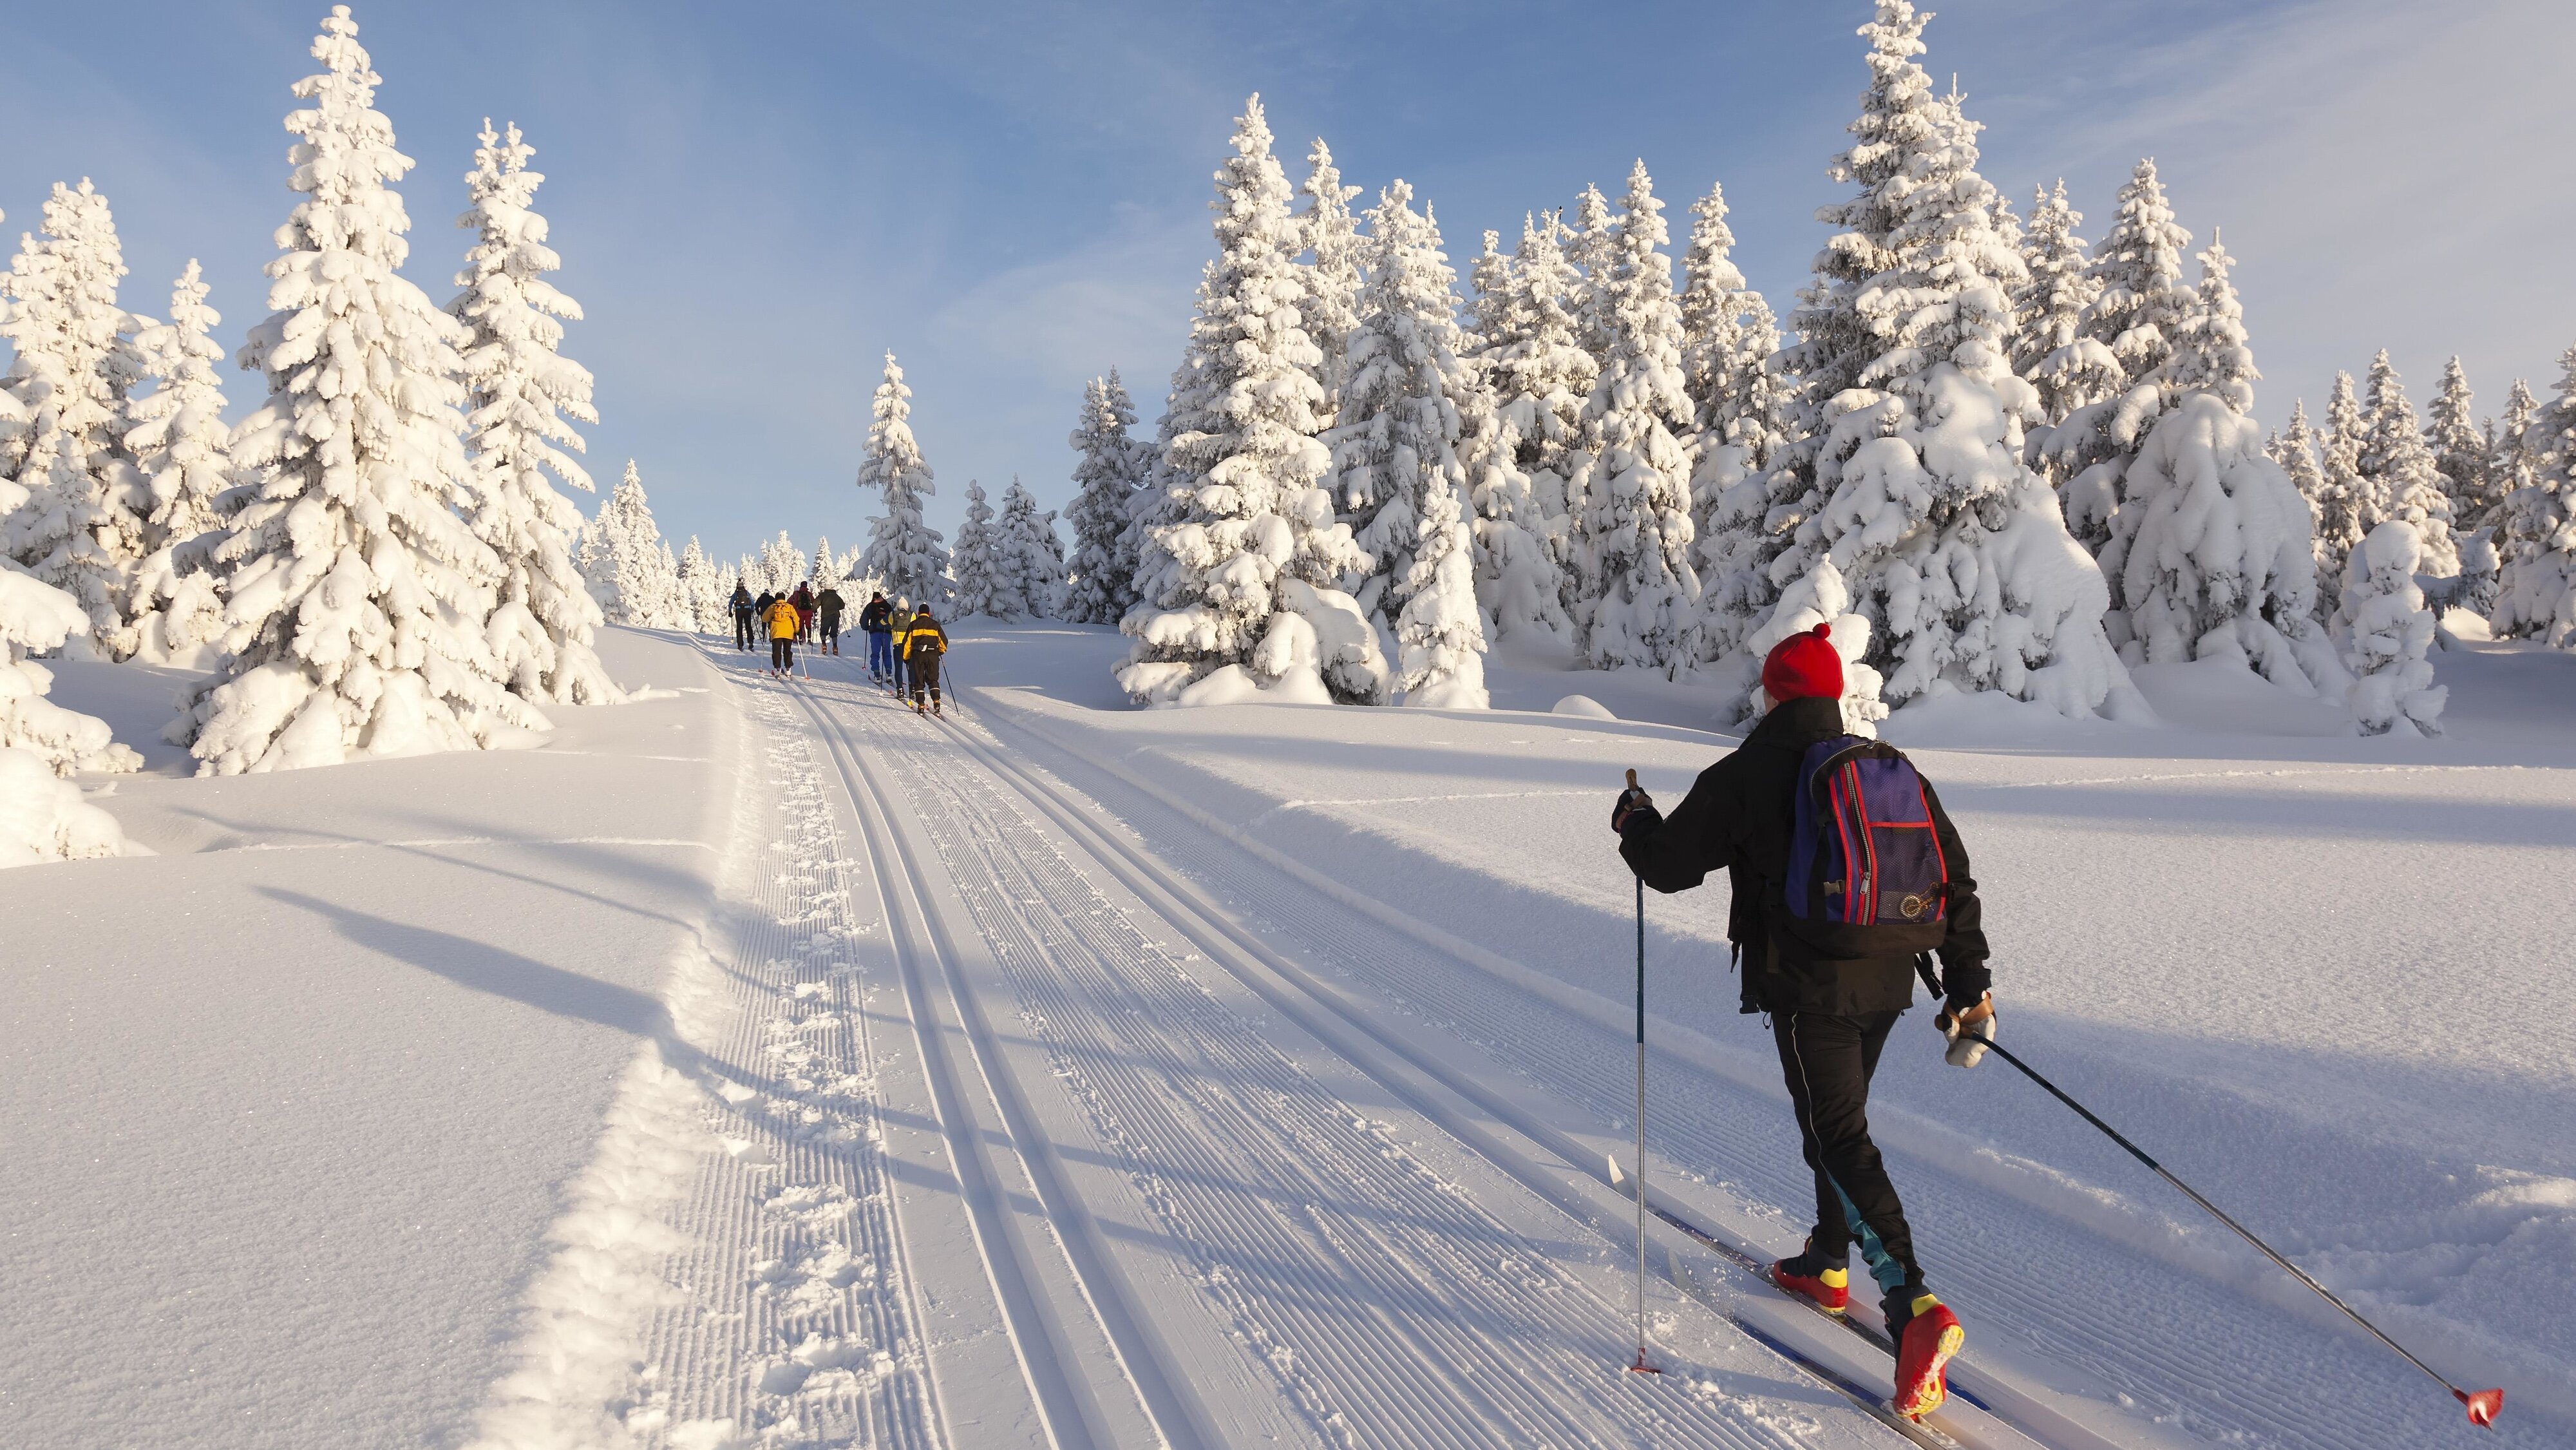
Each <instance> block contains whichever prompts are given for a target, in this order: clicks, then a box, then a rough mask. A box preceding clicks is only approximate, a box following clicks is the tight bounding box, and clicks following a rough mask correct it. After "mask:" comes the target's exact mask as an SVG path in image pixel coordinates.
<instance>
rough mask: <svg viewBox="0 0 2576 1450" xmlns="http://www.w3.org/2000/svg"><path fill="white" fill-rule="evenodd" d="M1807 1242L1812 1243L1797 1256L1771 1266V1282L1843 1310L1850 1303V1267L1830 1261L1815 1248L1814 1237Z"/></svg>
mask: <svg viewBox="0 0 2576 1450" xmlns="http://www.w3.org/2000/svg"><path fill="white" fill-rule="evenodd" d="M1807 1242H1808V1244H1809V1246H1810V1247H1809V1248H1808V1249H1806V1250H1803V1251H1801V1252H1800V1253H1799V1254H1798V1256H1797V1257H1796V1258H1791V1259H1782V1260H1780V1261H1779V1262H1777V1263H1774V1264H1773V1265H1772V1266H1771V1269H1770V1276H1771V1282H1772V1283H1774V1284H1777V1285H1779V1286H1780V1287H1781V1288H1783V1289H1786V1290H1788V1291H1789V1292H1790V1293H1792V1294H1795V1295H1797V1296H1798V1297H1799V1298H1801V1299H1804V1300H1807V1301H1808V1302H1809V1303H1811V1304H1814V1305H1815V1306H1816V1307H1817V1308H1819V1309H1822V1310H1824V1311H1825V1312H1826V1313H1828V1314H1840V1313H1842V1312H1843V1310H1844V1309H1846V1308H1848V1307H1850V1304H1851V1270H1849V1269H1847V1268H1844V1267H1843V1266H1842V1265H1840V1264H1828V1263H1827V1262H1826V1261H1825V1260H1824V1259H1823V1258H1821V1257H1819V1256H1818V1255H1817V1254H1816V1253H1815V1252H1814V1249H1813V1245H1814V1243H1815V1240H1813V1239H1809V1240H1808V1241H1807Z"/></svg>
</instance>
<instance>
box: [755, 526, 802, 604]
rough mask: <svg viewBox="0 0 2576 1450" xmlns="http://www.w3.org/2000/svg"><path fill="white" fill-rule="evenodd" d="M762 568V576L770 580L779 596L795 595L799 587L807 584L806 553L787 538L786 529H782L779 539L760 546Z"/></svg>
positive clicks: (779, 532)
mask: <svg viewBox="0 0 2576 1450" xmlns="http://www.w3.org/2000/svg"><path fill="white" fill-rule="evenodd" d="M760 567H761V574H762V576H763V577H765V578H767V579H768V580H769V587H770V589H771V590H772V591H774V592H776V593H779V594H793V593H795V592H796V586H797V585H799V584H802V583H805V582H806V578H805V568H806V560H805V551H804V550H802V549H800V548H798V547H796V541H795V540H794V539H791V538H789V537H787V531H786V530H785V529H780V530H779V531H778V537H776V538H774V539H771V540H770V541H769V542H768V543H766V544H763V545H761V546H760Z"/></svg>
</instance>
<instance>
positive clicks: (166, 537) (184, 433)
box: [125, 258, 236, 665]
mask: <svg viewBox="0 0 2576 1450" xmlns="http://www.w3.org/2000/svg"><path fill="white" fill-rule="evenodd" d="M206 291H207V288H206V283H205V280H204V277H203V276H202V274H201V273H200V272H199V270H198V267H197V263H196V260H195V259H194V258H191V259H190V260H189V262H188V269H187V270H186V271H185V272H182V273H180V274H179V280H178V282H177V284H176V285H175V286H174V287H173V288H172V289H171V292H170V320H169V321H167V322H163V323H156V324H153V325H152V326H149V327H145V328H143V329H142V330H140V331H139V332H137V333H136V334H135V337H134V345H135V349H136V351H137V352H138V353H139V354H140V355H141V357H142V361H143V375H144V377H145V379H146V380H147V381H149V382H150V383H151V384H152V390H151V391H150V392H149V393H144V394H142V395H140V396H137V397H135V398H133V399H132V400H131V401H130V402H129V403H128V404H127V407H126V419H127V423H128V427H127V428H126V432H125V446H126V449H127V451H128V452H129V453H131V454H132V456H133V458H134V462H135V467H136V469H137V470H138V471H139V472H140V473H141V475H142V477H143V479H144V486H145V488H146V489H147V490H148V491H149V496H150V500H151V501H150V505H149V507H150V513H149V515H148V516H147V517H146V519H145V525H146V533H145V541H144V542H145V546H146V547H147V548H148V549H149V550H150V552H149V553H147V554H146V555H145V556H144V558H143V562H142V563H141V564H139V565H137V566H136V568H135V571H134V580H133V585H132V588H131V590H130V591H129V593H128V596H127V599H128V603H129V605H130V607H131V608H132V610H133V618H134V630H135V654H136V656H137V657H138V658H141V659H143V660H146V661H148V662H151V663H156V664H178V665H194V664H198V663H201V662H207V663H210V662H211V661H206V660H204V656H205V655H206V654H207V653H208V651H209V649H210V647H211V645H212V644H213V642H214V640H215V639H216V638H217V637H218V636H220V635H221V634H222V633H223V625H224V603H223V591H222V590H221V588H220V587H218V586H219V582H220V581H219V577H218V576H217V575H216V573H215V571H214V570H213V569H212V568H211V567H210V566H209V565H210V554H211V552H212V549H213V546H214V545H215V544H217V543H219V542H221V537H222V535H221V531H222V528H223V503H222V500H223V498H224V495H225V494H226V492H227V491H228V490H230V489H231V488H232V487H233V486H234V483H235V481H236V479H235V475H234V471H233V461H232V429H231V428H230V427H229V426H227V425H226V424H225V422H224V417H223V414H224V392H223V384H222V383H221V382H220V381H218V380H217V378H216V375H215V362H216V360H217V359H219V358H221V357H222V356H223V355H224V351H223V348H222V347H220V346H219V345H217V344H216V342H215V340H214V339H213V338H212V337H210V336H209V335H208V334H209V333H211V332H213V331H214V329H215V326H216V324H218V323H220V322H221V321H222V320H223V319H222V318H221V317H219V316H217V315H216V313H215V309H213V308H212V307H209V306H207V305H206Z"/></svg>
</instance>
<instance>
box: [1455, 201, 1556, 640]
mask: <svg viewBox="0 0 2576 1450" xmlns="http://www.w3.org/2000/svg"><path fill="white" fill-rule="evenodd" d="M1501 243H1502V238H1501V237H1500V236H1499V235H1498V234H1496V233H1494V232H1491V231H1488V232H1486V233H1485V245H1484V250H1483V251H1481V252H1479V253H1478V254H1477V256H1476V261H1475V263H1474V266H1473V269H1472V272H1471V276H1472V278H1473V285H1474V287H1475V293H1476V295H1475V298H1474V300H1473V301H1472V302H1471V303H1470V304H1469V311H1468V316H1469V318H1470V320H1471V323H1472V325H1473V326H1474V328H1475V331H1474V332H1473V333H1472V334H1464V335H1462V336H1461V337H1460V339H1459V345H1460V347H1462V348H1463V349H1465V351H1464V352H1463V353H1462V354H1461V356H1460V359H1459V360H1460V361H1461V362H1462V363H1464V364H1465V365H1466V367H1467V370H1468V373H1469V375H1470V379H1471V381H1472V383H1473V387H1472V388H1471V389H1470V393H1471V394H1472V397H1471V399H1470V405H1469V406H1466V407H1463V408H1462V409H1461V410H1460V413H1459V418H1458V463H1459V466H1460V468H1461V469H1462V470H1464V473H1465V476H1466V480H1467V501H1466V505H1465V509H1466V517H1467V520H1468V527H1469V530H1470V538H1471V540H1472V546H1471V548H1470V550H1469V554H1470V557H1471V558H1472V559H1473V560H1474V567H1475V585H1476V604H1477V608H1478V609H1479V610H1480V611H1481V612H1482V614H1483V616H1484V620H1485V627H1486V632H1487V636H1488V638H1500V637H1501V636H1502V635H1503V634H1505V633H1516V632H1521V631H1535V632H1537V633H1538V634H1540V635H1542V636H1543V637H1546V638H1550V639H1554V638H1561V637H1562V636H1563V635H1564V633H1565V631H1566V628H1567V621H1566V619H1565V614H1564V606H1563V603H1562V590H1561V588H1560V585H1559V577H1560V575H1559V571H1558V569H1557V567H1556V564H1555V562H1554V560H1553V559H1551V558H1550V557H1549V554H1548V551H1547V545H1546V543H1545V539H1546V537H1547V533H1548V528H1549V521H1548V520H1547V518H1546V516H1545V513H1544V511H1543V510H1542V509H1541V508H1540V507H1539V503H1538V498H1537V495H1536V494H1535V492H1534V491H1533V490H1532V488H1531V486H1530V476H1529V475H1528V474H1527V473H1524V472H1522V471H1521V469H1520V467H1519V452H1520V437H1519V435H1518V433H1517V432H1516V431H1515V430H1514V428H1513V426H1512V424H1511V422H1510V420H1509V419H1508V418H1506V417H1505V416H1504V412H1503V409H1502V406H1501V400H1500V399H1499V398H1498V397H1497V396H1496V395H1495V373H1496V367H1495V364H1496V363H1497V361H1498V360H1499V359H1500V358H1501V357H1502V356H1503V355H1504V354H1505V353H1506V352H1507V351H1509V350H1510V349H1511V348H1513V347H1514V346H1516V345H1518V344H1520V343H1521V342H1523V341H1524V340H1525V339H1526V338H1527V336H1528V333H1527V329H1526V322H1527V318H1526V315H1525V309H1524V308H1523V307H1522V306H1521V305H1520V304H1519V303H1518V302H1517V301H1516V300H1515V297H1514V292H1515V289H1516V283H1515V281H1514V278H1513V275H1512V274H1513V270H1514V267H1513V260H1512V258H1510V257H1508V256H1505V255H1504V254H1503V252H1502V247H1501Z"/></svg>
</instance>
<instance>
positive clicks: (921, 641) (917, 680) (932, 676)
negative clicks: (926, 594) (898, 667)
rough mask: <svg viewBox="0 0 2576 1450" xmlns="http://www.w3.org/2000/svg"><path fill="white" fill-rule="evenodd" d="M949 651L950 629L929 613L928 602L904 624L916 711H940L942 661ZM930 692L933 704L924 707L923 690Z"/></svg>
mask: <svg viewBox="0 0 2576 1450" xmlns="http://www.w3.org/2000/svg"><path fill="white" fill-rule="evenodd" d="M947 653H948V632H947V631H946V630H944V629H941V628H940V627H939V621H938V620H935V619H933V618H931V617H930V606H929V605H927V604H925V605H923V606H921V607H920V608H919V609H916V610H914V611H913V612H912V622H911V623H909V624H907V625H905V626H904V627H903V660H904V668H905V669H906V670H907V671H908V672H909V673H910V674H911V676H912V709H913V713H914V714H916V715H920V714H929V715H936V714H938V713H939V661H940V657H941V656H943V655H945V654H947ZM925 689H927V690H928V691H929V692H930V707H929V709H927V710H924V709H923V708H922V704H921V695H922V691H923V690H925Z"/></svg>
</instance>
